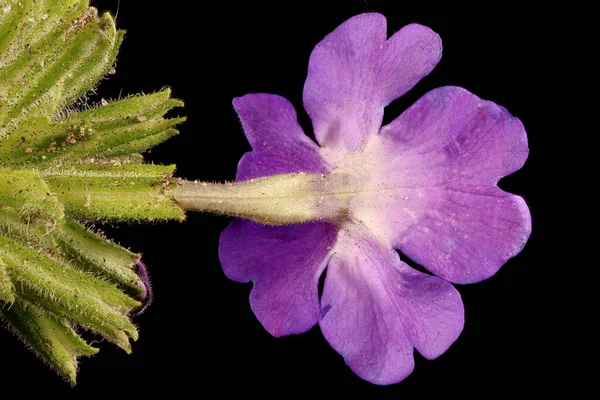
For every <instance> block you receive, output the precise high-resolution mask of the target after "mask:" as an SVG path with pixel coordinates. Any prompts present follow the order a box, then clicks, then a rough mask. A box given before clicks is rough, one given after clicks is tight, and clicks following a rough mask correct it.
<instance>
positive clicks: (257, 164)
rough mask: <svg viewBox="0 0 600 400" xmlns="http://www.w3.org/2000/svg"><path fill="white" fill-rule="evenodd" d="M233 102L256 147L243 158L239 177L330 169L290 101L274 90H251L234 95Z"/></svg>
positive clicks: (316, 171)
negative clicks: (265, 91)
mask: <svg viewBox="0 0 600 400" xmlns="http://www.w3.org/2000/svg"><path fill="white" fill-rule="evenodd" d="M233 106H234V108H235V110H236V111H237V113H238V115H239V117H240V120H241V122H242V127H243V128H244V132H245V134H246V137H247V138H248V141H249V142H250V145H252V148H253V149H254V151H252V152H249V153H246V154H245V155H244V156H243V157H242V159H241V160H240V162H239V164H238V171H237V176H236V179H237V180H246V179H251V178H256V177H261V176H268V175H277V174H285V173H291V172H299V171H304V172H315V173H324V172H327V171H328V170H329V168H328V166H327V164H326V163H325V161H324V160H323V158H322V157H321V155H320V154H319V147H318V146H317V144H316V143H314V142H313V141H312V140H310V139H309V138H308V137H307V136H306V135H305V134H304V132H303V131H302V128H301V127H300V125H298V121H297V119H296V111H295V110H294V106H292V105H291V104H290V102H289V101H287V100H286V99H284V98H283V97H281V96H276V95H272V94H248V95H246V96H243V97H238V98H236V99H234V100H233Z"/></svg>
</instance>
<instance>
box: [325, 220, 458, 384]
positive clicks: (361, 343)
mask: <svg viewBox="0 0 600 400" xmlns="http://www.w3.org/2000/svg"><path fill="white" fill-rule="evenodd" d="M321 304H323V305H324V306H323V310H327V311H324V312H323V313H322V316H321V320H320V322H319V324H320V326H321V330H322V331H323V335H324V336H325V338H326V339H327V341H328V342H329V343H330V344H331V346H332V347H333V348H334V349H335V350H336V351H337V352H338V353H340V354H341V355H342V356H344V359H345V361H346V364H348V366H350V368H352V370H353V371H354V372H355V373H356V374H357V375H359V376H360V377H361V378H363V379H365V380H367V381H369V382H372V383H376V384H381V385H387V384H391V383H396V382H399V381H401V380H402V379H404V378H405V377H406V376H408V375H409V374H410V373H411V371H412V369H413V366H414V359H413V347H414V348H416V349H417V350H418V351H419V352H420V353H421V354H422V355H423V356H424V357H426V358H428V359H433V358H436V357H438V356H439V355H441V354H442V353H443V352H445V351H446V350H447V349H448V347H449V346H450V345H451V344H452V343H453V342H454V341H455V340H456V339H457V338H458V336H459V334H460V332H461V331H462V328H463V325H464V309H463V305H462V301H461V298H460V294H459V293H458V291H456V289H455V288H454V287H453V286H452V285H451V284H450V283H448V282H446V281H444V280H442V279H440V278H437V277H434V276H429V275H425V274H423V273H421V272H418V271H415V270H413V269H412V268H410V267H409V266H408V265H406V264H405V263H403V262H402V261H400V258H399V257H398V253H396V252H395V251H394V250H393V249H391V248H386V247H385V246H384V245H382V243H380V242H379V241H378V240H377V239H376V238H374V237H372V236H371V235H370V234H369V233H368V232H367V231H365V229H364V227H361V226H360V225H357V224H354V223H350V224H346V225H345V226H344V227H343V228H342V230H341V231H340V235H339V238H338V242H337V243H336V245H335V247H334V249H333V256H332V257H331V259H330V261H329V264H328V269H327V277H326V278H325V287H324V289H323V296H322V298H321Z"/></svg>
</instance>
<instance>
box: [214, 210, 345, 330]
mask: <svg viewBox="0 0 600 400" xmlns="http://www.w3.org/2000/svg"><path fill="white" fill-rule="evenodd" d="M334 240H335V228H334V227H333V226H332V225H329V224H324V223H309V224H301V225H290V226H277V227H273V226H263V225H259V224H256V223H254V222H250V221H245V220H241V219H234V220H233V221H232V222H231V224H230V225H229V226H228V227H227V229H226V230H225V231H224V232H223V233H222V234H221V239H220V243H219V258H220V259H221V264H222V266H223V271H224V272H225V274H226V275H227V277H229V278H230V279H232V280H234V281H238V282H249V281H252V282H253V283H254V287H253V288H252V293H251V294H250V305H251V307H252V310H253V311H254V313H255V314H256V317H257V318H258V319H259V321H260V322H261V324H262V325H263V326H264V327H265V329H266V330H267V331H269V333H271V334H272V335H273V336H277V337H279V336H285V335H289V334H296V333H302V332H306V331H307V330H309V329H310V328H312V327H313V326H314V325H315V324H316V323H317V321H318V318H319V299H318V293H317V287H318V281H319V277H320V275H321V273H322V272H323V270H324V269H325V264H326V260H327V257H328V254H329V251H330V249H331V246H332V245H333V241H334Z"/></svg>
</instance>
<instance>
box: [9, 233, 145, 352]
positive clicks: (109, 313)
mask: <svg viewBox="0 0 600 400" xmlns="http://www.w3.org/2000/svg"><path fill="white" fill-rule="evenodd" d="M0 257H2V259H3V260H4V262H5V264H6V267H7V268H6V269H7V271H8V275H9V277H10V279H11V281H12V282H13V284H14V287H15V292H16V294H17V296H18V297H20V298H23V299H25V300H27V301H29V302H32V303H35V304H37V305H38V306H40V307H42V308H44V309H46V310H47V311H49V312H52V313H53V314H55V315H57V316H60V317H63V318H67V319H69V320H71V321H73V322H75V323H77V324H79V325H81V326H83V327H85V328H87V329H89V330H91V331H93V332H96V333H98V334H100V335H102V336H104V337H105V338H107V339H108V340H110V341H111V342H113V343H115V344H116V345H118V346H120V347H122V348H123V349H124V350H125V351H127V352H130V345H129V340H128V338H131V339H133V340H137V330H136V328H135V326H134V325H133V324H132V323H131V321H130V320H129V317H128V313H129V312H130V311H131V310H133V309H134V308H136V307H139V306H140V305H141V304H140V303H139V302H138V301H136V300H134V299H132V298H131V297H129V296H127V295H126V294H125V293H123V292H122V291H120V290H119V289H118V288H116V287H115V286H113V285H111V284H110V283H108V282H106V281H104V280H101V279H98V278H96V277H93V276H91V275H88V274H86V273H83V272H81V271H77V270H75V269H73V268H70V267H69V266H67V265H65V264H63V263H60V262H59V261H56V260H53V259H52V258H49V257H44V256H43V255H40V254H38V253H37V252H36V251H34V250H32V249H30V248H28V247H24V246H21V245H20V244H18V243H16V242H14V241H12V240H10V239H8V238H6V237H3V236H0Z"/></svg>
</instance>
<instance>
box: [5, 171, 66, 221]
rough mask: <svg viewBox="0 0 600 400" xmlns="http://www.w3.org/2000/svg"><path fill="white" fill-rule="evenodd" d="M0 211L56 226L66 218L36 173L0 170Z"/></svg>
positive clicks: (60, 205)
mask: <svg viewBox="0 0 600 400" xmlns="http://www.w3.org/2000/svg"><path fill="white" fill-rule="evenodd" d="M0 206H1V208H0V211H14V212H15V213H18V215H19V216H20V217H21V218H24V219H27V220H28V221H29V220H44V221H45V222H46V223H48V224H55V223H56V222H57V221H59V220H61V219H62V218H63V216H64V213H63V207H62V204H60V203H59V202H58V200H57V198H56V197H55V196H53V195H52V193H50V188H49V187H48V186H47V185H46V183H45V182H44V181H43V180H42V179H41V178H40V176H39V175H38V174H37V173H36V172H35V171H27V170H13V169H2V168H0Z"/></svg>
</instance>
